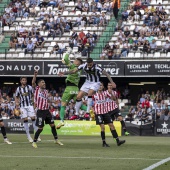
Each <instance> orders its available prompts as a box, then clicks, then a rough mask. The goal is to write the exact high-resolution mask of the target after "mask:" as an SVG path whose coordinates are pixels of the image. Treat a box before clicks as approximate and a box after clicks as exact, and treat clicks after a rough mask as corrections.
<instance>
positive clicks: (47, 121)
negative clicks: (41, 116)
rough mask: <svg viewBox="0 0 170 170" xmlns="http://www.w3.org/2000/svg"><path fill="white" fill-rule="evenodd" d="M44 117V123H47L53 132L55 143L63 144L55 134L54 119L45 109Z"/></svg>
mask: <svg viewBox="0 0 170 170" xmlns="http://www.w3.org/2000/svg"><path fill="white" fill-rule="evenodd" d="M46 112H47V113H46V119H45V123H46V124H49V125H50V126H51V133H52V134H53V137H54V140H55V143H56V144H59V145H63V144H62V143H61V142H60V141H59V140H58V135H57V130H56V127H55V124H54V120H53V118H52V115H51V113H50V112H49V111H46Z"/></svg>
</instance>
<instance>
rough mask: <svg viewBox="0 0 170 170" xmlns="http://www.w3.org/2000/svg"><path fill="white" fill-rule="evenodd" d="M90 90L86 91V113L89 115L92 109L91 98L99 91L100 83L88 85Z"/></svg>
mask: <svg viewBox="0 0 170 170" xmlns="http://www.w3.org/2000/svg"><path fill="white" fill-rule="evenodd" d="M89 86H90V88H89V91H88V100H87V113H90V109H91V107H92V96H93V95H94V94H95V93H96V92H97V91H98V90H99V88H100V82H97V83H90V84H89Z"/></svg>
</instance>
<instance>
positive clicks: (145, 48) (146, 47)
mask: <svg viewBox="0 0 170 170" xmlns="http://www.w3.org/2000/svg"><path fill="white" fill-rule="evenodd" d="M143 52H144V53H147V54H148V53H150V52H151V47H150V44H149V41H145V42H144V44H143Z"/></svg>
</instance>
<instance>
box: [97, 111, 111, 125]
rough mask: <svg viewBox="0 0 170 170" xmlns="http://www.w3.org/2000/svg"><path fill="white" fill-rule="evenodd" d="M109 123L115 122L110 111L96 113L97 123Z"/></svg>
mask: <svg viewBox="0 0 170 170" xmlns="http://www.w3.org/2000/svg"><path fill="white" fill-rule="evenodd" d="M109 123H113V120H112V118H111V117H110V115H109V114H108V113H106V114H97V115H96V125H101V124H109Z"/></svg>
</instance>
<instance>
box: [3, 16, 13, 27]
mask: <svg viewBox="0 0 170 170" xmlns="http://www.w3.org/2000/svg"><path fill="white" fill-rule="evenodd" d="M11 25H12V20H11V17H10V16H9V15H8V14H6V16H5V18H4V26H9V27H10V26H11Z"/></svg>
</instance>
